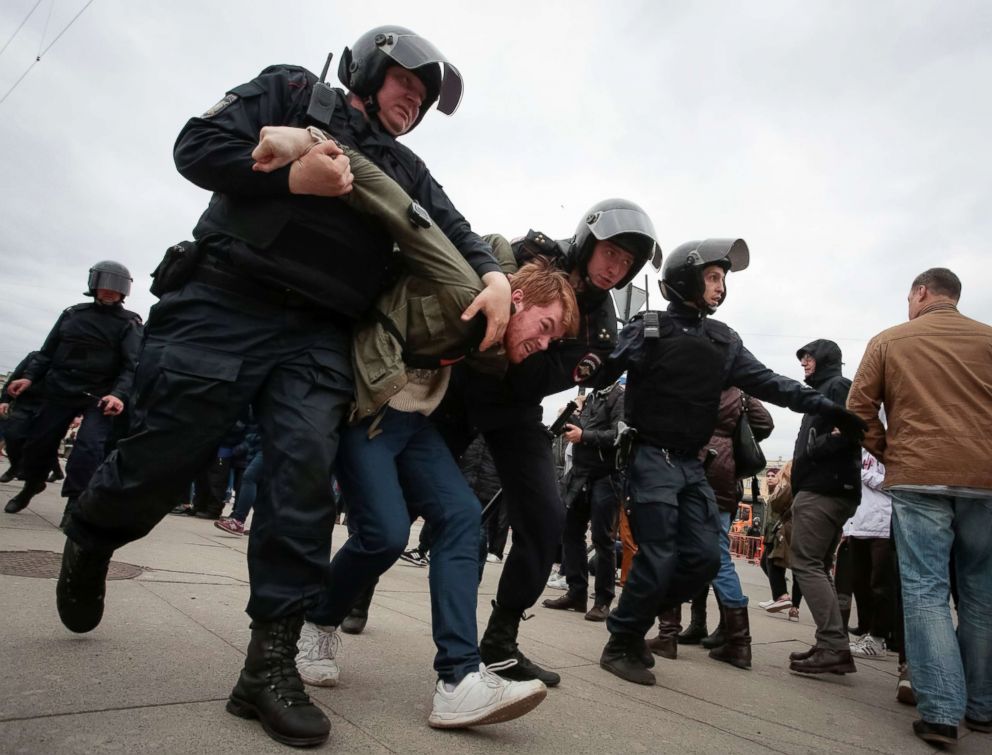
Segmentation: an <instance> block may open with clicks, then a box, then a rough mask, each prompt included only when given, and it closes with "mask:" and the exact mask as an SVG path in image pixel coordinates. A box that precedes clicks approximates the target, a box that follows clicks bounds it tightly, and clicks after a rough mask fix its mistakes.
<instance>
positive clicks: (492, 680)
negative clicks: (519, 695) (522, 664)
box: [479, 658, 517, 689]
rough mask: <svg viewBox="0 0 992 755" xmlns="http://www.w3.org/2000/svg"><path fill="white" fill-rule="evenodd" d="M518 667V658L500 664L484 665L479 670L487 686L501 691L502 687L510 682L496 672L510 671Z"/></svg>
mask: <svg viewBox="0 0 992 755" xmlns="http://www.w3.org/2000/svg"><path fill="white" fill-rule="evenodd" d="M516 665H517V659H516V658H508V659H507V660H505V661H499V662H498V663H490V664H489V665H488V666H487V665H486V664H484V663H483V664H481V668H480V669H479V676H481V677H482V681H484V682H485V683H486V685H487V686H489V687H492V688H493V689H499V688H501V687H505V686H506V685H507V684H508V682H507V680H506V679H504V678H503V677H501V676H499V675H498V674H496V673H495V672H497V671H502V670H503V669H508V668H510V667H512V666H516Z"/></svg>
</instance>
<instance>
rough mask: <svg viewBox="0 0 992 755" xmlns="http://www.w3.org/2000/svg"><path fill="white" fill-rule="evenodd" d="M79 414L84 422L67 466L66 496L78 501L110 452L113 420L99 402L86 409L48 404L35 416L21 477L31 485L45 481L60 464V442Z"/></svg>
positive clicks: (51, 402) (24, 452) (27, 442)
mask: <svg viewBox="0 0 992 755" xmlns="http://www.w3.org/2000/svg"><path fill="white" fill-rule="evenodd" d="M79 414H82V415H83V421H82V423H81V424H80V425H79V432H78V433H76V442H75V443H73V445H72V452H71V453H70V454H69V459H68V460H67V461H66V464H65V482H64V483H63V484H62V495H63V497H65V498H75V497H77V496H78V495H79V494H80V493H82V492H83V490H85V489H86V486H87V485H88V484H89V481H90V478H91V477H92V476H93V472H94V471H95V470H96V468H97V467H98V466H100V462H101V461H103V458H104V456H106V453H107V438H109V437H110V431H111V429H112V427H113V419H112V418H111V417H108V416H106V415H105V414H104V413H103V409H101V408H100V407H99V406H98V405H97V402H96V400H93V401H92V402H90V403H89V404H87V405H86V406H85V407H80V406H79V405H78V404H77V405H73V404H68V405H67V404H59V403H55V402H53V401H47V402H45V403H44V404H43V405H42V407H41V409H40V410H39V411H38V413H37V414H36V415H35V417H34V420H33V422H32V424H31V433H30V435H28V438H27V440H26V441H25V443H24V446H23V449H22V452H21V453H22V458H21V462H20V474H21V476H22V477H23V478H24V479H25V481H27V482H29V483H40V482H44V481H45V478H47V477H48V473H49V472H50V471H51V470H52V468H53V465H54V464H55V463H57V459H58V450H59V443H61V442H62V439H63V438H64V437H65V434H66V432H67V431H68V430H69V426H70V425H71V424H72V420H74V419H75V418H76V416H78V415H79Z"/></svg>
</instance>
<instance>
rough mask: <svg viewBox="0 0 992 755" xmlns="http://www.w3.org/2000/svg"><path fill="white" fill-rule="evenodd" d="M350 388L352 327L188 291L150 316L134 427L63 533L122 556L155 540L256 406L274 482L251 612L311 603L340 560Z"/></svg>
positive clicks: (322, 316)
mask: <svg viewBox="0 0 992 755" xmlns="http://www.w3.org/2000/svg"><path fill="white" fill-rule="evenodd" d="M352 390H353V381H352V372H351V358H350V328H349V327H348V324H347V323H345V322H342V320H341V319H340V318H339V317H338V316H336V315H334V314H332V313H329V312H326V311H323V310H317V309H310V308H300V307H295V306H291V305H287V304H276V303H272V302H263V301H258V300H256V299H254V298H251V297H248V296H241V295H239V294H235V293H232V292H230V291H227V290H225V289H220V288H216V287H213V286H207V285H205V284H203V283H198V282H191V283H188V284H187V285H186V286H184V287H183V288H182V289H180V290H178V291H175V292H172V293H169V294H166V295H165V296H164V297H163V298H162V300H161V301H160V302H159V303H158V304H156V305H155V306H154V307H153V308H152V311H151V315H150V317H149V319H148V324H147V326H146V328H145V341H144V344H143V346H142V351H141V355H140V359H139V365H138V370H137V373H136V375H135V385H134V393H133V399H132V407H131V428H130V432H129V434H128V436H127V437H126V438H124V439H122V440H121V441H119V442H118V444H117V448H116V449H115V450H114V451H113V452H112V453H111V454H110V455H109V456H108V457H107V459H106V461H105V462H104V463H103V464H102V465H101V466H100V468H99V469H98V470H97V471H96V474H94V476H93V480H92V482H91V483H90V486H89V488H88V489H87V490H86V491H85V492H84V493H83V494H82V495H81V496H80V499H79V510H78V511H77V512H76V513H75V514H74V515H73V516H72V518H71V520H70V523H69V525H68V528H67V532H66V534H67V535H68V536H69V537H70V538H71V539H72V540H74V541H76V542H77V543H79V544H80V545H81V546H82V547H84V548H90V549H105V550H106V549H114V548H119V547H120V546H122V545H124V544H125V543H129V542H131V541H133V540H137V539H138V538H141V537H143V536H144V535H146V534H147V533H148V532H149V531H150V530H151V529H152V528H153V527H154V526H155V525H156V524H158V522H159V521H161V519H162V518H163V517H164V516H165V515H166V514H167V513H168V512H169V510H170V509H171V508H172V507H173V506H174V504H175V500H176V499H177V498H178V497H179V496H180V494H181V493H182V492H183V488H184V486H185V485H186V484H187V481H188V480H190V479H192V478H193V476H194V475H195V474H196V473H197V471H198V470H199V469H201V468H202V467H203V466H204V465H205V464H207V462H208V461H209V460H210V459H211V457H212V456H213V455H214V454H215V453H216V450H217V447H218V446H219V445H220V441H221V439H222V438H223V437H224V435H225V434H226V433H227V431H228V430H229V429H230V427H231V425H233V424H234V422H235V420H237V419H238V417H239V416H241V415H242V413H243V411H244V409H245V408H246V406H248V405H249V404H251V405H252V406H253V407H254V410H255V415H256V417H257V418H258V423H259V427H260V430H261V434H262V450H263V459H264V472H263V476H264V479H265V483H266V484H265V485H263V486H262V487H261V490H260V491H259V495H258V497H257V498H256V501H255V514H254V523H253V524H252V533H251V539H250V540H249V543H248V572H249V577H250V581H251V598H250V599H249V602H248V608H247V611H248V614H249V615H250V616H251V617H252V618H253V619H256V620H261V621H270V620H273V619H276V618H278V617H281V616H285V615H289V614H292V613H296V612H298V611H301V610H303V609H306V608H308V607H310V606H311V605H313V604H314V603H315V601H316V599H317V597H318V595H319V594H320V592H321V590H322V588H323V584H324V581H325V577H326V573H327V570H328V565H329V561H330V547H331V528H332V527H333V524H334V501H333V497H332V494H331V485H330V473H329V470H330V469H331V463H332V462H333V460H334V456H335V454H336V452H337V446H338V425H339V423H340V422H341V420H342V418H343V416H344V414H345V412H346V411H347V409H348V406H349V404H350V402H351V398H352Z"/></svg>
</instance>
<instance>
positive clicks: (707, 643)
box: [699, 606, 727, 650]
mask: <svg viewBox="0 0 992 755" xmlns="http://www.w3.org/2000/svg"><path fill="white" fill-rule="evenodd" d="M726 641H727V640H726V639H725V637H724V620H723V606H720V623H719V624H717V625H716V629H714V630H713V632H712V633H711V634H709V635H707V636H706V637H703V639H701V640H700V641H699V644H700V645H702V646H703V647H704V648H706V649H707V650H712V649H713V648H718V647H720V646H721V645H722V644H723V643H725V642H726Z"/></svg>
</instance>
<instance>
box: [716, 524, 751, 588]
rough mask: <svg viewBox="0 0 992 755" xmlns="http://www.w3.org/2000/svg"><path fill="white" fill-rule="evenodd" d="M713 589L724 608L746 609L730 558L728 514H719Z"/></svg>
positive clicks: (739, 581)
mask: <svg viewBox="0 0 992 755" xmlns="http://www.w3.org/2000/svg"><path fill="white" fill-rule="evenodd" d="M713 589H714V590H715V591H716V595H717V597H718V598H719V599H720V603H722V604H723V606H724V608H745V607H747V595H745V594H744V590H743V589H741V580H740V577H738V576H737V569H735V568H734V560H733V559H732V558H731V557H730V512H728V511H721V512H720V571H718V572H717V573H716V576H715V577H714V578H713Z"/></svg>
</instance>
